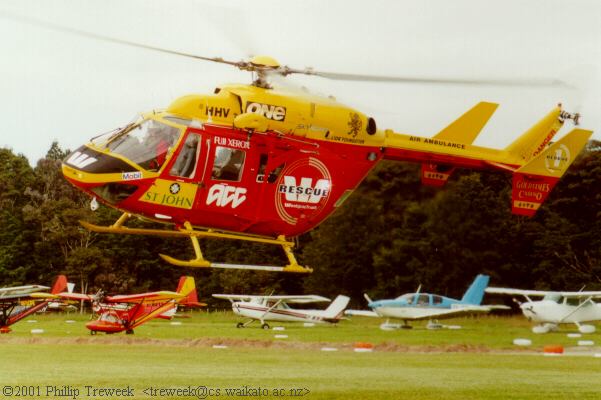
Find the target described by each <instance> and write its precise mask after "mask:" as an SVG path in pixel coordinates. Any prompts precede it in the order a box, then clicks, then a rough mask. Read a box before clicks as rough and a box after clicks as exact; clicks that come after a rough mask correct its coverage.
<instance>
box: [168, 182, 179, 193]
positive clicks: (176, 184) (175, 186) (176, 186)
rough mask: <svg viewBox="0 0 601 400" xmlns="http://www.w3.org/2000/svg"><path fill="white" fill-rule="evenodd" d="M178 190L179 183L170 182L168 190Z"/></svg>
mask: <svg viewBox="0 0 601 400" xmlns="http://www.w3.org/2000/svg"><path fill="white" fill-rule="evenodd" d="M179 190H180V187H179V183H172V184H171V186H169V192H171V194H178V193H179Z"/></svg>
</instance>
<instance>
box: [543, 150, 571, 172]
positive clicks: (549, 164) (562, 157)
mask: <svg viewBox="0 0 601 400" xmlns="http://www.w3.org/2000/svg"><path fill="white" fill-rule="evenodd" d="M569 164H570V150H569V149H568V148H567V146H566V145H563V144H561V145H559V148H556V149H553V150H549V151H547V153H546V154H545V167H546V168H547V170H548V171H549V172H551V173H552V174H560V173H561V171H563V170H564V169H565V168H567V166H568V165H569Z"/></svg>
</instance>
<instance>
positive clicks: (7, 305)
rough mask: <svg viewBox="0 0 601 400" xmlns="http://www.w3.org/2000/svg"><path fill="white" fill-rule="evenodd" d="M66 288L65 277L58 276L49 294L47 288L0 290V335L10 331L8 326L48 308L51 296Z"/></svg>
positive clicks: (22, 287) (33, 287) (37, 286)
mask: <svg viewBox="0 0 601 400" xmlns="http://www.w3.org/2000/svg"><path fill="white" fill-rule="evenodd" d="M66 287H67V278H66V277H65V275H59V276H58V277H57V278H56V281H55V282H54V285H53V286H52V290H51V291H50V293H45V292H46V291H47V290H48V289H50V288H49V287H48V286H40V285H27V286H15V287H10V288H2V289H0V333H8V332H10V331H11V329H10V325H12V324H14V323H16V322H18V321H20V320H22V319H23V318H25V317H27V316H29V315H31V314H33V313H35V312H37V311H40V310H42V309H43V308H44V307H46V306H48V303H49V302H50V301H51V299H52V298H54V297H55V296H53V294H56V293H59V292H61V291H63V290H65V288H66Z"/></svg>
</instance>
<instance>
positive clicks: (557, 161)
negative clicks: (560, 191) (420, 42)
mask: <svg viewBox="0 0 601 400" xmlns="http://www.w3.org/2000/svg"><path fill="white" fill-rule="evenodd" d="M591 135H592V131H589V130H585V129H573V130H572V131H571V132H570V133H568V134H567V135H565V136H564V137H563V138H561V139H560V140H558V141H557V142H555V143H553V144H552V145H551V146H549V147H547V148H545V149H544V150H542V151H540V152H539V153H536V155H535V157H534V158H532V159H531V160H530V161H529V162H528V163H526V164H525V165H524V166H522V167H521V168H520V169H518V170H517V171H515V172H514V174H513V183H512V191H511V203H512V204H511V211H512V212H513V213H514V214H518V215H525V216H529V217H530V216H533V215H534V214H535V213H536V211H537V210H538V209H539V208H540V206H541V204H542V203H543V202H544V201H545V200H546V198H547V196H548V195H549V193H550V192H551V190H552V189H553V187H554V186H555V184H556V183H557V182H558V181H559V178H561V176H562V175H563V174H564V173H565V172H566V171H567V169H568V167H569V166H570V165H571V164H572V162H573V161H574V159H575V158H576V156H577V155H578V153H580V151H581V150H582V148H583V147H584V146H585V145H586V143H587V142H588V139H589V138H590V136H591Z"/></svg>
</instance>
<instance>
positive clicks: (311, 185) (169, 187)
mask: <svg viewBox="0 0 601 400" xmlns="http://www.w3.org/2000/svg"><path fill="white" fill-rule="evenodd" d="M77 33H80V34H81V32H77ZM86 35H87V36H93V37H95V38H99V39H103V40H110V41H113V42H119V43H124V44H127V45H136V46H140V47H144V48H148V49H152V50H159V51H164V52H167V53H172V54H177V55H183V56H188V57H193V58H196V59H201V60H206V61H212V62H218V63H223V64H228V65H231V66H234V67H237V68H239V69H241V70H244V71H250V72H252V73H253V74H254V78H255V79H254V81H253V82H252V83H251V84H227V85H222V86H219V87H217V88H216V89H215V91H214V93H213V94H198V95H188V96H184V97H181V98H179V99H177V100H175V101H174V102H173V103H171V104H170V105H169V106H168V107H167V108H166V109H164V110H161V111H153V112H149V113H146V114H143V115H141V117H140V118H139V119H138V120H136V121H134V122H132V123H130V124H128V125H126V126H125V127H123V128H119V129H116V130H115V131H113V132H110V133H107V134H104V135H101V136H98V137H96V138H94V139H92V140H91V141H90V142H89V143H87V144H85V145H83V146H81V147H80V148H78V149H77V150H76V151H74V152H72V153H71V154H70V155H69V156H68V157H67V158H65V160H64V162H63V166H62V170H63V174H64V176H65V177H66V179H67V180H68V181H69V182H71V183H72V184H73V185H75V186H76V187H77V188H79V189H81V190H82V191H84V192H85V193H87V194H89V195H90V196H92V197H93V201H92V202H93V205H97V201H100V202H102V203H104V204H106V205H108V206H110V207H114V208H116V209H119V210H121V211H123V214H122V216H121V217H120V218H119V219H118V220H117V221H116V222H115V223H114V224H113V225H111V226H97V225H93V224H90V223H88V222H82V224H83V226H84V227H86V228H88V229H90V230H93V231H97V232H110V233H121V234H145V235H146V234H149V235H160V236H168V237H169V236H171V237H188V238H190V239H191V241H192V244H193V248H194V252H195V258H194V259H191V260H181V259H176V258H174V257H171V256H167V255H161V257H162V258H163V259H165V260H166V261H167V262H169V263H171V264H174V265H178V266H187V267H220V268H241V269H258V270H271V271H285V272H310V271H311V269H310V268H307V267H303V266H301V265H299V263H298V262H297V261H296V258H295V256H294V253H293V251H292V249H293V247H294V242H293V241H292V240H291V238H294V237H296V236H298V235H300V234H302V233H304V232H307V231H309V230H311V229H313V228H315V227H316V226H317V225H319V224H320V223H321V222H322V221H324V220H325V219H326V218H327V217H328V216H329V215H331V214H332V212H333V211H334V210H336V208H338V207H340V206H341V205H342V204H343V203H344V201H345V200H346V199H347V198H348V196H350V195H351V194H352V192H353V191H354V190H355V189H356V188H357V186H358V185H359V184H360V183H361V181H362V180H363V178H364V177H365V176H366V175H367V174H368V173H369V171H370V170H371V169H372V168H374V166H376V165H377V164H378V162H380V161H382V160H397V161H413V162H418V163H421V165H422V169H421V174H422V176H421V178H422V182H423V183H424V184H428V185H435V186H442V185H444V184H445V183H446V182H447V180H448V179H449V177H450V176H451V175H452V173H453V171H454V170H455V169H456V168H458V167H461V168H473V169H496V170H501V171H505V172H508V173H511V174H513V191H512V211H513V213H515V214H519V215H527V216H532V215H534V213H535V212H536V210H537V209H538V208H539V207H540V205H541V204H542V203H543V202H544V200H545V198H546V197H547V196H548V194H549V192H550V191H551V189H552V188H553V186H554V185H555V184H556V183H557V181H558V180H559V179H560V177H561V176H562V175H563V173H564V172H565V171H566V170H567V168H568V167H569V165H570V164H571V163H572V161H573V160H574V159H575V157H576V156H577V155H578V153H579V152H580V150H581V149H582V147H583V146H584V145H585V144H586V142H587V140H588V138H589V137H590V135H591V134H592V132H591V131H589V130H584V129H578V128H575V129H573V130H572V131H571V132H569V133H568V134H567V135H565V136H564V137H563V138H561V139H560V140H559V141H556V142H552V139H553V138H554V136H555V134H556V133H557V132H558V130H559V129H560V128H561V127H562V125H563V124H564V122H565V121H566V120H568V119H572V120H574V122H575V123H577V122H578V117H579V115H578V114H571V113H568V112H566V111H563V110H562V109H561V106H558V107H556V108H554V109H553V110H552V111H551V112H550V113H549V114H548V115H546V116H545V117H544V118H543V119H541V120H540V121H539V122H538V123H536V124H535V125H534V126H533V127H532V128H531V129H529V130H528V131H527V132H525V133H524V134H523V135H521V136H520V137H518V138H517V139H516V140H515V141H514V142H513V143H511V144H510V145H509V146H507V147H506V148H505V149H500V150H497V149H490V148H484V147H479V146H474V145H472V143H473V141H474V139H475V138H476V137H477V135H478V134H479V133H480V131H481V129H482V128H483V126H484V125H485V124H486V123H487V121H488V120H489V118H490V117H491V116H492V114H493V113H494V111H495V109H496V108H497V104H494V103H488V102H481V103H479V104H477V105H475V106H474V107H473V108H472V109H470V110H469V111H467V112H466V113H465V114H464V115H462V116H461V117H459V118H458V119H457V120H456V121H454V122H453V123H451V124H450V125H449V126H447V127H446V128H444V129H443V130H442V131H440V132H439V133H438V134H437V135H436V136H434V137H432V138H426V137H419V136H414V135H407V134H401V133H397V132H394V131H393V130H390V129H379V128H378V126H377V125H376V121H375V120H374V118H372V117H370V116H368V115H365V114H363V113H362V112H360V111H358V110H355V109H352V108H349V107H347V106H344V105H342V104H340V103H338V102H337V101H335V100H334V99H332V98H326V97H320V96H315V95H312V94H309V93H299V92H298V91H289V90H287V89H279V88H278V89H276V88H273V87H272V86H271V85H270V77H271V76H274V75H276V76H287V75H290V74H305V75H314V76H321V77H325V78H331V79H346V80H371V81H401V82H404V81H416V79H412V78H402V77H381V76H372V75H351V74H339V73H329V72H319V71H315V70H313V69H293V68H289V67H287V66H281V65H280V64H279V63H278V62H277V61H276V60H275V59H273V58H271V57H267V56H257V57H253V58H252V59H251V60H249V61H240V62H233V61H227V60H224V59H222V58H208V57H201V56H196V55H191V54H186V53H180V52H173V51H169V50H164V49H159V48H155V47H151V46H145V45H138V44H134V43H131V42H125V41H121V40H116V39H110V38H108V39H107V38H105V37H98V36H96V35H90V34H86ZM417 81H422V82H429V83H432V82H434V83H436V82H438V80H436V79H434V80H432V79H417ZM455 83H479V82H478V81H476V80H474V81H465V80H462V81H457V82H455ZM489 83H490V82H489ZM493 83H501V84H505V83H508V84H510V85H511V84H516V82H511V81H508V82H493ZM517 84H520V82H517ZM132 215H136V216H139V217H142V218H145V219H148V220H152V221H158V222H163V223H166V224H168V225H170V228H168V229H140V228H128V227H127V226H126V221H127V219H128V218H130V217H131V216H132ZM199 238H221V239H237V240H245V241H251V242H259V243H267V244H274V245H278V246H281V247H282V248H283V249H284V251H285V254H286V256H287V258H288V264H287V265H285V266H283V267H282V266H258V265H237V264H234V265H232V264H223V263H216V262H211V261H209V260H206V259H205V258H204V257H203V255H202V252H201V248H200V243H199V241H198V239H199Z"/></svg>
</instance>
